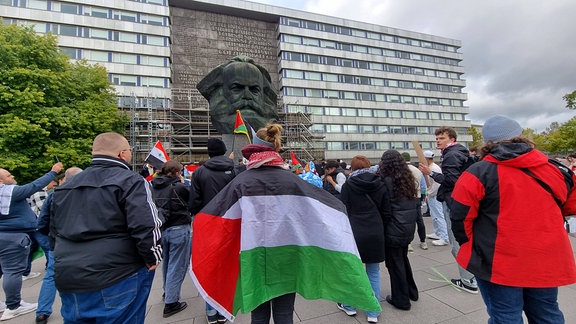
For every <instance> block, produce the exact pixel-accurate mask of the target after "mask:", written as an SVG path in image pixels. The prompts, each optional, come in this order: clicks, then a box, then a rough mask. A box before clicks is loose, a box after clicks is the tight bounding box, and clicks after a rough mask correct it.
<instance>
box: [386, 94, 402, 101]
mask: <svg viewBox="0 0 576 324" xmlns="http://www.w3.org/2000/svg"><path fill="white" fill-rule="evenodd" d="M388 102H400V96H397V95H388Z"/></svg>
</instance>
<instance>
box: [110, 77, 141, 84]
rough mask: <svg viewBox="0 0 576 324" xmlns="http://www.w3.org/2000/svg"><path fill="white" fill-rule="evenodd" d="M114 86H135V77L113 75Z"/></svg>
mask: <svg viewBox="0 0 576 324" xmlns="http://www.w3.org/2000/svg"><path fill="white" fill-rule="evenodd" d="M112 80H113V83H114V84H115V85H123V86H136V81H137V77H136V76H135V75H113V76H112Z"/></svg>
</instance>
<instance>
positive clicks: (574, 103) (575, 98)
mask: <svg viewBox="0 0 576 324" xmlns="http://www.w3.org/2000/svg"><path fill="white" fill-rule="evenodd" d="M562 99H564V100H566V108H568V109H576V91H574V92H572V93H568V94H566V95H565V96H564V97H562Z"/></svg>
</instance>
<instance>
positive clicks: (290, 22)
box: [284, 18, 300, 27]
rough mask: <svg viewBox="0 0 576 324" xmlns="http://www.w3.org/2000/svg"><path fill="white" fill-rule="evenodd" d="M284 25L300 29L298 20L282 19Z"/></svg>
mask: <svg viewBox="0 0 576 324" xmlns="http://www.w3.org/2000/svg"><path fill="white" fill-rule="evenodd" d="M284 19H285V22H286V25H288V26H292V27H300V20H298V19H292V18H284Z"/></svg>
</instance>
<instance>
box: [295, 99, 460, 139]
mask: <svg viewBox="0 0 576 324" xmlns="http://www.w3.org/2000/svg"><path fill="white" fill-rule="evenodd" d="M286 111H287V112H289V113H305V114H312V115H321V116H325V115H326V116H347V117H378V118H405V119H426V120H465V117H466V115H465V114H458V113H445V112H433V111H411V110H392V109H367V108H346V107H320V106H299V105H286ZM374 133H381V132H380V131H378V130H375V131H374Z"/></svg>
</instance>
